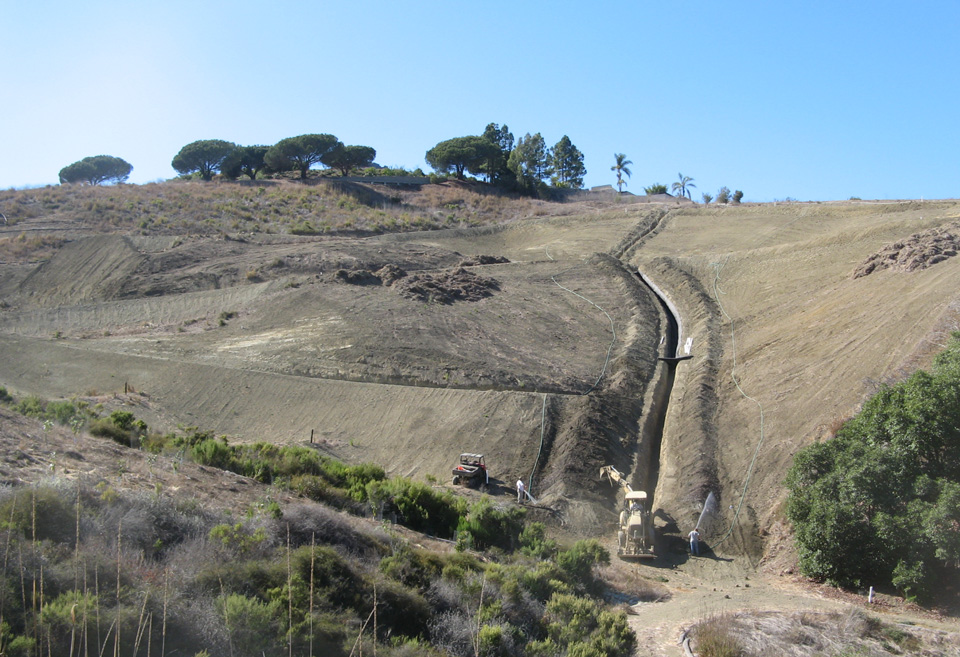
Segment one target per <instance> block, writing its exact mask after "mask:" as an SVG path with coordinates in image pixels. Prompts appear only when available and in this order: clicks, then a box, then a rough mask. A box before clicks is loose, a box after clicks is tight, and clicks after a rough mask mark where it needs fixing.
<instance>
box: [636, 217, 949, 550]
mask: <svg viewBox="0 0 960 657" xmlns="http://www.w3.org/2000/svg"><path fill="white" fill-rule="evenodd" d="M958 213H960V207H958V206H957V204H955V203H923V204H920V203H904V204H895V205H851V204H811V205H806V204H805V205H789V206H769V205H763V206H755V207H749V208H747V207H744V208H717V209H712V210H707V209H699V210H695V211H679V212H676V213H673V214H671V215H668V217H667V218H666V219H665V220H664V221H663V222H661V224H660V227H659V230H658V232H657V233H656V234H655V235H653V236H652V237H650V238H649V239H648V240H647V241H645V242H644V243H643V244H642V246H640V247H639V248H638V249H637V250H635V251H634V252H633V254H632V260H631V261H632V262H633V263H635V264H637V265H638V266H640V267H641V268H642V269H649V270H650V272H651V276H652V277H653V278H655V279H657V280H658V281H659V283H660V284H661V285H662V286H663V287H664V288H665V289H667V290H669V291H670V294H671V295H673V296H674V301H675V302H676V303H677V304H678V305H679V306H680V308H681V312H682V314H684V315H687V316H688V317H689V321H687V327H686V331H687V335H688V336H690V337H693V338H694V345H693V356H694V357H693V359H692V360H691V361H688V362H686V363H684V364H681V365H679V366H678V384H677V385H678V388H677V390H676V393H677V394H676V395H675V397H674V402H675V403H674V405H673V406H672V407H671V414H670V418H669V420H668V426H667V431H666V435H665V437H664V450H663V463H662V467H663V468H664V470H665V471H666V472H667V473H668V474H669V476H668V477H663V478H661V487H660V489H658V496H657V499H658V501H659V503H660V504H662V505H663V506H664V508H665V509H667V510H668V512H669V513H670V514H671V515H672V516H673V517H675V518H678V519H680V520H681V523H680V524H681V525H682V526H687V527H689V526H690V525H691V524H695V522H696V519H697V516H698V515H699V513H700V506H699V504H702V502H703V492H704V490H705V488H704V487H702V486H701V483H702V482H701V481H698V480H696V479H694V480H690V479H689V478H688V477H686V476H685V473H690V472H700V471H702V470H706V471H711V470H713V475H712V476H715V477H716V480H717V486H718V489H719V491H720V493H719V497H720V509H721V510H722V512H723V516H724V522H723V523H721V526H723V527H727V526H729V525H730V524H731V523H732V522H733V520H734V517H735V514H736V511H737V509H738V508H739V509H740V514H739V517H737V521H736V523H735V525H734V526H735V528H736V531H735V532H734V533H733V535H732V539H731V540H733V539H738V543H739V544H740V545H743V546H744V547H750V546H752V547H750V549H749V550H748V552H749V553H751V554H753V555H754V558H758V557H759V556H760V554H761V552H760V549H761V547H762V544H761V543H760V542H759V541H757V540H756V539H757V538H758V537H762V536H764V535H765V534H766V533H768V532H769V531H771V530H772V529H773V528H774V527H775V525H776V524H777V523H778V522H779V521H780V520H781V519H782V514H781V512H780V509H779V506H778V505H779V503H780V500H781V498H782V493H783V489H782V485H781V484H782V481H783V476H784V473H785V471H786V468H787V467H788V466H789V464H790V461H791V458H792V456H793V454H794V453H795V452H796V451H797V449H799V448H800V447H802V446H803V445H805V444H807V443H809V442H810V441H812V440H814V439H816V438H819V437H823V436H825V435H826V434H827V433H828V431H829V427H830V426H831V424H833V423H834V422H835V421H837V420H838V419H842V418H845V417H848V416H850V415H851V414H853V413H854V412H855V411H856V409H857V408H858V406H859V404H860V403H861V402H862V401H863V400H864V399H865V397H866V396H867V395H869V394H870V393H871V392H873V391H874V390H875V388H876V385H877V383H878V382H880V381H884V380H888V379H890V378H895V377H897V376H899V375H900V373H901V368H903V367H904V366H908V367H907V370H909V369H910V368H913V367H916V365H917V364H918V363H919V364H925V363H926V362H927V359H928V358H929V356H930V355H931V354H932V353H933V352H934V351H935V350H936V349H937V343H938V342H940V341H941V338H942V336H943V335H944V332H945V331H949V330H955V329H956V328H957V327H958V310H960V290H958V288H957V285H956V283H957V281H958V280H960V259H957V258H947V259H945V260H944V261H942V262H939V263H937V264H935V265H934V266H932V267H930V268H928V269H924V270H918V271H912V272H904V271H894V270H883V271H878V272H874V273H873V274H872V275H870V276H869V277H863V278H855V277H854V272H855V270H856V269H857V267H858V265H859V264H860V263H862V262H863V261H864V260H866V259H867V258H868V257H869V256H870V255H872V254H874V253H876V252H878V251H880V250H881V249H883V247H884V245H886V244H888V243H891V242H895V241H897V240H899V239H902V238H904V237H906V236H908V235H911V234H913V233H917V232H919V231H921V230H925V229H929V228H933V227H937V226H940V225H942V224H948V223H950V222H951V221H954V220H955V219H956V217H957V215H958ZM718 353H719V354H720V355H719V358H718V357H717V355H718ZM907 370H904V371H907ZM737 384H739V386H738V385H737ZM761 411H762V425H761ZM761 429H762V432H761ZM691 436H696V439H695V440H696V442H697V443H699V444H701V445H705V446H708V449H706V450H702V451H701V452H699V453H698V451H697V450H696V449H695V446H694V445H692V444H691V442H690V437H691ZM761 439H762V442H761ZM754 458H755V460H754ZM744 485H746V494H745V497H744V498H743V504H742V507H741V492H742V491H743V489H744ZM731 507H732V508H731ZM681 529H682V527H681ZM713 538H714V540H717V539H718V538H719V537H713Z"/></svg>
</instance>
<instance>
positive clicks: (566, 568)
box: [557, 538, 610, 590]
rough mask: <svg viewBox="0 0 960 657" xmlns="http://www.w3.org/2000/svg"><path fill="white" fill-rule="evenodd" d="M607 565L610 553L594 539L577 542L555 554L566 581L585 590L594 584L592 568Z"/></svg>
mask: <svg viewBox="0 0 960 657" xmlns="http://www.w3.org/2000/svg"><path fill="white" fill-rule="evenodd" d="M609 563H610V553H609V552H607V549H606V548H605V547H603V546H602V545H601V544H600V541H598V540H596V539H594V538H591V539H586V540H582V541H577V542H576V543H574V544H573V545H572V546H571V547H570V548H569V549H567V550H561V551H560V552H559V553H557V565H558V566H559V567H560V569H561V570H562V571H563V572H564V573H565V574H566V576H567V581H569V582H570V583H571V584H574V585H577V586H580V587H583V588H585V589H587V590H589V589H591V588H593V586H594V584H595V582H594V577H593V567H594V566H598V565H606V564H609Z"/></svg>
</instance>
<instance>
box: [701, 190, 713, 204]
mask: <svg viewBox="0 0 960 657" xmlns="http://www.w3.org/2000/svg"><path fill="white" fill-rule="evenodd" d="M712 200H713V194H708V193H707V192H704V193H703V204H704V205H710V201H712Z"/></svg>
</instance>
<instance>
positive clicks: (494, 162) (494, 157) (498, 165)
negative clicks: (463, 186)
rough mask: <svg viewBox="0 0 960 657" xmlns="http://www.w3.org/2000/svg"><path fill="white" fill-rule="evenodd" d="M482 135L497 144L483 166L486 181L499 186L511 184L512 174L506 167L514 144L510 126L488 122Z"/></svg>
mask: <svg viewBox="0 0 960 657" xmlns="http://www.w3.org/2000/svg"><path fill="white" fill-rule="evenodd" d="M482 136H483V138H484V139H488V140H489V141H491V142H493V143H494V144H496V146H497V150H496V151H491V157H490V159H489V160H488V161H487V163H486V164H485V165H484V167H483V168H484V173H486V174H487V180H488V182H490V183H491V184H494V185H500V186H509V185H512V184H513V180H512V178H513V174H512V173H511V171H510V169H509V168H507V160H508V159H509V158H510V153H511V152H512V151H513V145H514V139H513V133H512V132H510V128H508V127H507V126H506V125H504V126H503V127H501V126H499V125H497V124H496V123H488V124H487V127H486V128H485V129H484V131H483V135H482Z"/></svg>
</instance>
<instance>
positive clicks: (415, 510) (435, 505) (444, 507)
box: [366, 477, 466, 538]
mask: <svg viewBox="0 0 960 657" xmlns="http://www.w3.org/2000/svg"><path fill="white" fill-rule="evenodd" d="M366 496H367V499H369V501H370V503H371V505H373V507H374V510H375V511H377V512H379V513H383V514H388V513H396V514H397V515H398V518H397V520H398V522H400V523H401V524H404V525H406V526H407V527H410V528H411V529H415V530H417V531H421V532H424V533H430V534H434V535H436V536H441V537H444V538H450V537H452V536H453V534H454V531H455V530H456V527H457V523H458V521H459V520H460V514H461V511H462V510H463V509H464V507H465V506H466V502H464V501H463V499H461V498H458V497H456V496H454V495H453V494H451V493H450V492H448V491H443V492H438V491H436V490H434V489H433V488H431V487H429V486H427V485H426V484H423V483H420V482H417V481H412V480H410V479H406V478H404V477H395V478H393V479H384V480H382V481H381V480H376V481H371V482H369V483H368V484H367V486H366Z"/></svg>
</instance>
